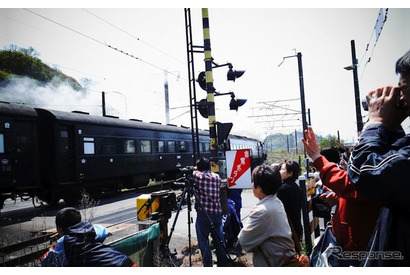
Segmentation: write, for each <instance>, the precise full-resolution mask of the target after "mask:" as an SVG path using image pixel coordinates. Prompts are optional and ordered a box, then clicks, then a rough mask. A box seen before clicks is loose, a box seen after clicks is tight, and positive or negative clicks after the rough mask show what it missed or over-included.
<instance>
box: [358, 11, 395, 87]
mask: <svg viewBox="0 0 410 275" xmlns="http://www.w3.org/2000/svg"><path fill="white" fill-rule="evenodd" d="M388 11H389V9H386V12H384V11H383V9H380V10H379V14H378V16H377V20H376V24H375V25H374V28H373V30H372V34H371V36H370V39H369V42H367V45H366V50H365V52H364V54H363V56H362V59H361V60H364V58H365V56H366V54H367V52H368V51H369V46H370V41H371V40H372V38H373V35H374V34H376V40H375V42H374V44H373V48H372V52H371V53H370V56H369V58H368V59H367V61H366V63H365V64H364V67H363V71H362V74H361V75H360V79H361V78H362V77H363V75H364V72H365V70H366V67H367V64H368V63H370V61H371V59H372V57H373V54H374V50H375V48H376V45H377V42H378V41H379V37H380V35H381V32H382V30H383V27H384V24H385V23H386V21H387V13H388Z"/></svg>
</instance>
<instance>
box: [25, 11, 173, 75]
mask: <svg viewBox="0 0 410 275" xmlns="http://www.w3.org/2000/svg"><path fill="white" fill-rule="evenodd" d="M24 10H26V11H28V12H30V13H32V14H34V15H36V16H39V17H41V18H43V19H45V20H47V21H50V22H52V23H54V24H56V25H58V26H60V27H62V28H65V29H67V30H69V31H72V32H74V33H76V34H78V35H81V36H83V37H85V38H87V39H90V40H92V41H94V42H96V43H98V44H100V45H103V46H106V47H108V48H110V49H112V50H115V51H117V52H119V53H122V54H124V55H127V56H128V57H131V58H133V59H136V60H138V61H140V62H142V63H145V64H147V65H150V66H152V67H154V68H156V69H159V70H161V71H166V69H164V68H161V67H160V66H157V65H154V64H152V63H150V62H147V61H144V60H142V59H141V58H139V57H137V56H134V55H132V54H129V53H127V52H124V51H122V50H120V49H118V48H116V47H113V46H111V45H108V44H106V43H105V42H102V41H100V40H98V39H96V38H94V37H91V36H89V35H86V34H84V33H82V32H79V31H77V30H75V29H73V28H70V27H68V26H66V25H64V24H61V23H59V22H57V21H55V20H52V19H50V18H48V17H46V16H43V15H41V14H39V13H37V12H35V11H32V10H30V9H26V8H24ZM169 74H172V73H169ZM173 75H175V76H177V77H178V75H176V74H173Z"/></svg>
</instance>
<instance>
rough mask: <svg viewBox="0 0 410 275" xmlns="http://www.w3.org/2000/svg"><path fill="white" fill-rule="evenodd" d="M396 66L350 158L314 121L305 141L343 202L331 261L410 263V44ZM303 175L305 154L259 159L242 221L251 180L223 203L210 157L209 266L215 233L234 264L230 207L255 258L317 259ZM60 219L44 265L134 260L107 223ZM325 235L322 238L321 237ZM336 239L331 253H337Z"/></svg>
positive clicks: (200, 194)
mask: <svg viewBox="0 0 410 275" xmlns="http://www.w3.org/2000/svg"><path fill="white" fill-rule="evenodd" d="M396 73H397V74H398V75H399V83H398V85H397V86H386V87H382V88H379V89H376V90H374V91H371V92H369V93H368V95H367V96H366V99H367V101H368V112H369V120H368V121H367V122H366V123H365V125H364V127H363V131H362V133H361V134H360V136H359V138H358V143H357V144H356V145H355V146H354V148H353V150H352V152H351V153H350V157H349V160H348V163H347V162H346V156H344V157H343V156H341V155H340V154H338V153H337V152H336V157H332V154H334V152H330V151H329V150H320V148H319V143H318V141H317V139H316V136H315V133H314V131H313V128H312V127H310V126H309V127H308V129H307V130H305V133H304V138H303V139H302V142H303V144H304V146H305V150H306V153H307V155H308V156H309V158H310V160H311V161H312V164H313V166H314V167H315V169H316V170H317V171H318V172H319V178H320V184H321V185H322V186H320V188H322V189H324V190H325V191H327V192H325V193H323V194H322V195H321V196H320V197H321V199H323V200H324V201H327V202H328V203H329V204H330V205H333V206H334V207H333V213H332V217H331V219H330V221H329V223H328V224H327V229H328V230H327V231H326V232H327V233H328V234H330V236H331V237H332V238H331V239H332V240H333V242H334V243H333V245H336V247H335V246H333V247H332V246H329V247H330V248H332V249H333V254H335V253H336V254H335V255H336V258H337V259H335V255H333V257H334V259H333V260H332V261H329V262H326V263H327V266H407V267H408V266H410V231H409V230H408V228H410V185H409V182H410V180H409V171H410V135H409V134H407V135H406V134H405V132H404V131H403V129H402V127H401V123H402V122H403V121H404V120H405V119H406V118H408V117H409V116H410V92H409V90H410V87H409V85H410V84H409V82H410V51H408V52H407V53H405V54H404V55H403V56H402V57H400V58H399V59H398V60H397V62H396ZM344 154H346V152H344ZM299 175H301V166H300V164H299V163H298V162H296V161H289V160H285V161H283V162H282V163H280V164H279V165H269V164H263V165H260V166H257V167H256V168H254V169H253V171H252V175H251V178H252V191H253V195H254V196H255V197H256V198H257V199H258V200H259V201H258V203H257V204H256V205H255V206H254V208H253V209H252V210H251V212H250V214H249V216H248V218H247V220H246V222H245V223H244V224H242V223H241V215H240V209H241V192H242V190H230V198H229V199H228V201H229V203H228V204H224V203H222V198H226V197H224V196H222V195H221V190H222V189H226V184H224V183H223V182H222V181H221V178H220V176H219V175H218V174H217V173H214V172H212V171H211V163H210V161H209V160H208V159H206V158H200V159H199V160H198V162H197V163H196V169H195V170H194V172H193V178H194V181H195V208H196V211H197V218H196V223H195V228H196V234H197V240H198V245H199V248H200V252H201V256H202V261H203V266H213V264H214V263H213V260H212V248H211V244H210V241H209V237H211V238H212V247H213V248H215V251H216V256H217V266H227V265H228V264H229V263H228V258H229V253H227V247H228V246H227V244H228V242H227V240H226V238H227V236H228V235H227V234H226V232H227V231H228V230H227V227H226V221H227V216H228V217H229V219H232V220H236V223H237V227H236V228H235V230H234V231H232V228H231V232H230V234H231V236H230V238H231V239H230V244H231V245H232V243H233V242H232V240H233V241H235V242H236V245H237V246H239V247H240V248H241V249H243V250H244V251H246V252H250V253H253V258H252V259H253V265H254V266H277V267H279V266H307V265H309V264H307V263H306V261H304V260H303V255H302V254H303V251H302V249H301V243H302V239H303V226H302V223H301V210H302V203H303V201H304V200H303V197H302V196H304V195H305V194H304V192H302V190H301V189H300V187H299V185H298V177H299ZM224 205H228V207H227V208H228V209H224V208H225V207H223V206H224ZM228 211H229V212H228ZM56 226H57V230H58V233H59V236H60V238H59V240H58V241H57V244H56V245H55V246H54V247H53V249H51V250H50V251H49V252H48V253H47V254H46V255H44V257H43V259H42V264H43V265H44V266H133V262H132V261H131V260H130V259H129V258H128V257H127V256H126V255H124V254H122V253H120V252H118V251H115V250H114V249H112V248H111V247H109V246H106V245H104V244H103V239H104V238H105V236H106V234H107V232H106V231H105V230H104V228H100V227H98V226H93V225H91V224H90V223H88V222H82V221H81V215H80V213H79V211H78V210H76V209H74V208H65V209H62V210H61V211H59V213H58V214H57V216H56ZM324 242H326V240H325V239H322V240H321V241H320V243H321V245H323V244H324ZM329 247H327V249H329ZM332 249H330V253H327V254H326V253H324V254H326V255H327V256H328V257H329V256H331V254H332ZM327 251H328V252H329V250H327ZM335 251H336V252H335ZM322 252H323V251H320V253H322ZM343 252H350V253H348V254H345V253H343ZM346 255H350V257H347V256H346ZM352 255H354V257H352ZM316 256H317V255H316ZM322 256H323V255H322V254H321V255H319V257H322ZM316 260H317V258H315V261H313V260H312V258H311V261H310V266H316V264H317V261H316ZM325 260H326V259H325ZM321 263H322V264H323V261H322V262H321ZM330 263H331V264H330Z"/></svg>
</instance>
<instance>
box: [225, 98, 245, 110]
mask: <svg viewBox="0 0 410 275" xmlns="http://www.w3.org/2000/svg"><path fill="white" fill-rule="evenodd" d="M246 101H247V99H235V95H231V102H229V110H235V111H238V108H239V107H241V106H242V105H243V104H245V103H246Z"/></svg>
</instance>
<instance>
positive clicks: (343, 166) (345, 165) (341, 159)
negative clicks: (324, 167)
mask: <svg viewBox="0 0 410 275" xmlns="http://www.w3.org/2000/svg"><path fill="white" fill-rule="evenodd" d="M339 165H340V168H342V169H343V170H345V171H347V162H346V160H345V159H344V158H340V162H339Z"/></svg>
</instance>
